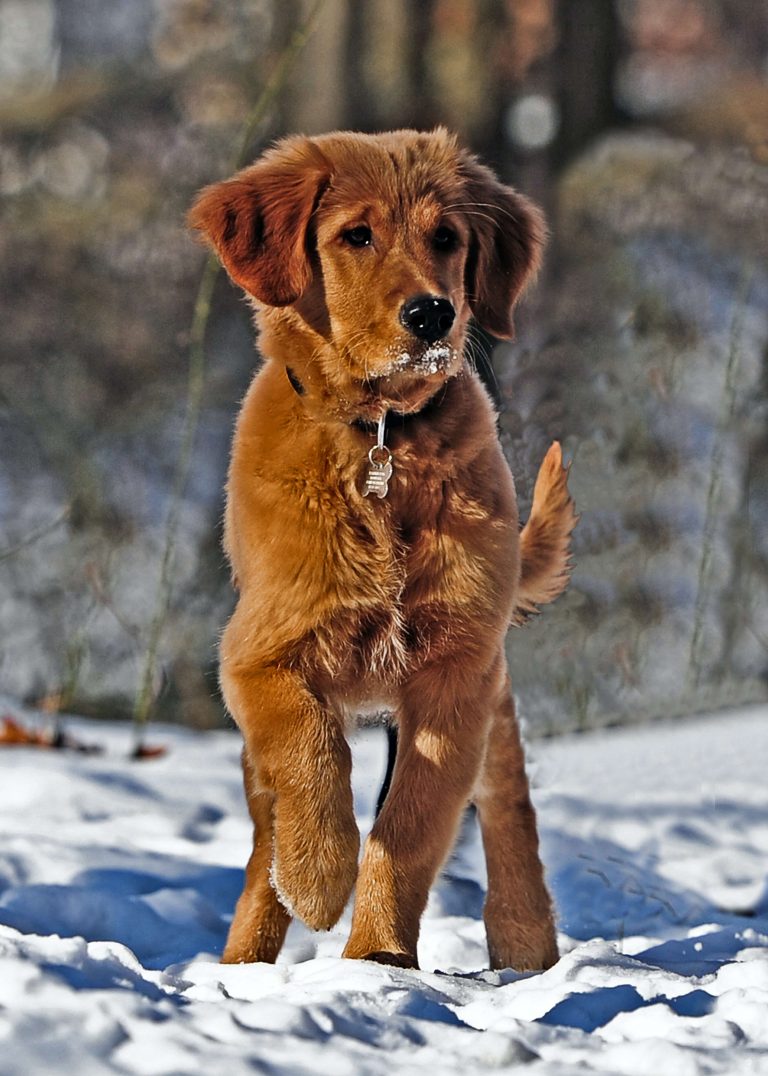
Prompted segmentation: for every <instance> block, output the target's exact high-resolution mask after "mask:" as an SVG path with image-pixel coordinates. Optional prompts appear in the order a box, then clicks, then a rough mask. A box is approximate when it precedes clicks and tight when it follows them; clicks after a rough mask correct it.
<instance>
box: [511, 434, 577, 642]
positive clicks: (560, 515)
mask: <svg viewBox="0 0 768 1076" xmlns="http://www.w3.org/2000/svg"><path fill="white" fill-rule="evenodd" d="M577 521H578V516H577V515H576V512H575V510H574V505H573V499H572V497H571V495H570V493H569V492H568V468H567V467H564V466H563V453H562V449H561V448H560V443H559V442H558V441H554V442H553V443H552V444H551V445H550V447H549V451H548V452H547V454H546V456H545V457H544V460H543V462H542V464H541V467H539V473H538V475H537V476H536V485H535V486H534V490H533V505H532V506H531V514H530V517H529V519H528V522H527V523H526V524H525V526H524V527H523V529H522V531H521V533H520V553H521V560H522V566H521V570H520V588H519V590H518V594H517V604H516V606H515V611H514V613H513V615H512V623H513V624H523V623H524V622H525V621H526V620H527V619H528V617H529V616H532V615H533V614H534V613H537V612H538V607H539V606H540V605H545V604H546V603H547V602H551V601H554V600H555V598H557V597H559V595H560V594H562V593H563V591H564V590H565V588H566V586H567V585H568V579H569V576H570V571H571V550H570V543H571V532H572V531H573V528H574V527H575V526H576V523H577Z"/></svg>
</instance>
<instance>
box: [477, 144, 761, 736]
mask: <svg viewBox="0 0 768 1076" xmlns="http://www.w3.org/2000/svg"><path fill="white" fill-rule="evenodd" d="M553 231H554V241H555V251H554V257H553V259H552V260H553V261H554V265H555V267H556V271H555V279H552V280H550V286H549V288H548V289H547V290H546V293H545V296H544V299H543V301H542V303H541V307H542V309H540V310H539V312H538V314H537V317H536V321H537V324H538V325H539V326H543V329H541V330H540V332H539V335H538V337H537V338H535V339H534V338H531V336H530V335H529V337H528V338H527V339H526V340H524V341H523V342H522V343H520V344H519V345H515V346H513V347H503V348H500V349H499V350H498V351H497V353H496V355H495V365H496V369H497V376H498V378H499V380H500V383H501V387H502V395H503V404H504V414H503V416H502V436H503V439H504V442H505V446H506V449H507V451H508V455H509V457H510V459H511V461H512V464H513V468H514V470H515V473H516V474H517V475H518V476H521V475H528V476H531V475H533V474H535V469H536V466H537V463H538V460H539V459H540V458H541V456H542V454H543V452H544V450H545V449H546V445H547V444H548V442H549V440H550V439H551V438H552V437H560V438H562V439H563V441H564V446H565V449H566V452H567V453H568V454H570V455H571V456H572V458H573V470H572V481H571V485H572V489H573V491H574V495H575V497H576V501H577V505H578V508H579V510H580V511H581V513H582V518H581V522H580V524H579V526H578V528H577V531H576V534H575V561H576V568H575V571H574V575H573V583H572V587H571V589H570V592H569V594H568V595H567V596H566V598H565V599H563V600H562V601H561V602H560V603H559V605H558V606H556V607H555V608H554V609H552V610H546V611H545V612H544V613H543V614H542V616H541V617H539V618H538V619H537V621H535V622H534V623H532V624H530V625H528V626H526V627H525V629H524V630H513V631H512V632H511V633H510V636H509V651H510V657H511V663H512V668H513V670H514V678H515V686H516V689H517V691H518V693H519V694H520V695H521V697H522V701H523V710H524V712H526V713H527V714H528V717H529V721H530V723H531V725H532V726H533V728H534V729H535V730H538V731H540V732H548V731H561V730H563V729H564V728H581V727H589V726H591V725H595V724H601V723H608V722H613V721H627V720H635V719H640V718H642V717H647V716H653V715H657V714H664V713H670V712H676V711H690V710H692V709H695V708H697V707H704V706H712V705H726V704H728V703H729V702H731V701H733V702H735V701H737V700H743V699H758V698H765V695H766V674H767V673H768V600H767V599H768V540H766V534H768V528H766V523H767V522H768V433H767V431H766V424H765V418H766V409H767V406H768V370H767V368H766V363H767V358H768V351H767V348H768V271H767V263H766V254H768V168H766V167H765V166H760V165H758V164H757V163H755V162H754V161H753V160H751V159H750V158H749V156H748V155H746V154H742V153H740V152H739V151H735V150H726V149H718V148H706V149H705V148H694V147H693V146H691V145H689V144H688V143H685V142H682V141H676V140H671V139H668V138H665V137H663V136H661V135H656V134H647V135H631V136H630V135H626V136H618V135H617V136H612V137H609V138H608V139H607V140H605V141H604V142H603V143H602V144H601V145H599V146H598V147H597V148H595V149H594V150H593V151H592V152H591V153H590V154H589V155H588V156H587V157H585V158H584V159H582V160H581V161H580V162H578V163H577V164H576V165H575V166H574V167H572V168H571V170H570V171H569V172H568V173H567V174H566V175H565V177H564V178H563V180H562V182H561V185H560V189H559V212H558V217H557V220H556V221H555V224H554V229H553ZM525 492H526V490H525V482H524V481H523V482H521V493H523V494H524V493H525Z"/></svg>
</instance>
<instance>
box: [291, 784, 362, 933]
mask: <svg viewBox="0 0 768 1076" xmlns="http://www.w3.org/2000/svg"><path fill="white" fill-rule="evenodd" d="M281 799H282V797H278V803H277V807H276V810H275V854H274V860H273V863H272V873H271V880H272V885H273V886H274V889H275V892H276V893H277V896H278V899H279V900H280V903H281V904H282V905H283V906H284V907H285V908H286V909H287V910H288V912H290V914H291V915H293V916H295V917H296V918H297V919H301V920H302V922H303V923H306V925H307V926H308V927H311V929H312V930H330V929H331V927H332V926H333V925H334V923H336V922H337V920H338V919H339V917H340V915H341V913H342V912H343V911H344V908H345V906H346V903H347V901H348V900H349V898H350V896H351V894H352V889H353V888H354V885H355V880H356V878H357V856H358V852H359V850H360V832H359V830H358V828H357V824H356V822H355V818H354V814H353V813H352V806H351V803H350V805H349V810H348V811H343V810H341V809H338V808H337V809H336V810H335V811H333V812H331V811H328V810H326V811H322V812H317V813H315V814H314V815H313V817H312V818H311V819H310V818H308V817H307V812H306V811H303V812H301V813H300V814H298V815H297V812H296V811H294V810H292V809H291V804H290V803H288V802H286V801H285V800H284V799H283V801H282V802H281Z"/></svg>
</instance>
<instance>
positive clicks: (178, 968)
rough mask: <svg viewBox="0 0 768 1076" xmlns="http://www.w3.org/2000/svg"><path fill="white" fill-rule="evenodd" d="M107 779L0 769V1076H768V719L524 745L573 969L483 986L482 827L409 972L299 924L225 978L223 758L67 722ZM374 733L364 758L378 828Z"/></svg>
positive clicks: (220, 744) (235, 814)
mask: <svg viewBox="0 0 768 1076" xmlns="http://www.w3.org/2000/svg"><path fill="white" fill-rule="evenodd" d="M68 728H69V731H70V732H72V733H74V734H76V735H77V736H79V737H80V738H82V739H85V740H91V741H97V742H101V743H103V744H105V746H106V748H107V753H106V754H105V755H103V756H100V757H88V756H80V755H75V754H70V753H64V752H53V751H51V752H46V751H40V750H32V749H28V748H9V749H7V750H4V751H2V752H0V835H1V839H0V924H2V925H0V1073H1V1074H2V1076H30V1074H36V1073H50V1072H57V1073H65V1074H70V1073H71V1074H77V1076H90V1074H91V1073H94V1074H95V1073H113V1072H117V1073H147V1074H150V1073H151V1074H168V1076H170V1074H182V1073H184V1074H186V1073H189V1074H192V1073H217V1074H218V1073H224V1074H226V1076H236V1074H238V1073H241V1072H242V1073H245V1072H268V1073H272V1074H286V1076H288V1074H290V1076H297V1074H308V1073H330V1074H333V1076H347V1074H348V1076H360V1074H369V1073H370V1074H379V1073H381V1074H384V1073H387V1074H389V1073H391V1072H398V1073H414V1074H415V1073H424V1072H427V1071H430V1072H431V1073H432V1074H434V1076H437V1074H438V1073H439V1074H441V1076H442V1074H446V1073H447V1074H450V1073H462V1074H465V1073H480V1072H483V1073H484V1072H487V1071H498V1072H513V1071H514V1072H517V1071H522V1070H523V1069H525V1071H526V1072H528V1073H531V1074H536V1076H539V1074H544V1073H547V1074H552V1076H555V1074H556V1076H568V1074H571V1073H574V1074H575V1073H584V1072H601V1073H612V1074H613V1073H616V1074H624V1073H626V1074H638V1076H640V1074H651V1076H667V1074H669V1076H694V1074H696V1076H697V1074H702V1076H703V1074H707V1076H709V1074H719V1073H722V1074H724V1076H725V1074H727V1076H741V1074H747V1073H750V1074H754V1073H764V1074H768V891H767V889H766V871H767V867H768V779H767V775H768V711H766V710H750V711H743V712H739V713H728V714H724V715H721V716H717V717H709V718H697V719H690V720H686V721H677V722H675V723H674V724H672V723H670V724H658V725H653V726H649V727H644V728H633V729H613V730H609V731H604V732H600V733H594V734H587V735H582V736H576V737H567V738H562V739H559V740H553V741H550V742H545V743H536V744H534V745H533V746H532V748H531V750H530V752H529V754H530V755H531V759H532V763H531V772H532V775H533V779H534V784H535V798H536V802H537V806H538V809H539V818H540V823H541V829H542V835H543V849H544V857H545V860H546V863H547V867H548V873H549V879H550V883H551V886H552V888H553V891H554V894H555V897H556V900H557V904H558V908H559V920H560V928H561V936H560V945H561V952H562V954H563V955H562V958H561V960H560V962H559V963H558V964H557V965H556V966H555V967H554V968H552V969H551V970H550V971H548V972H546V973H544V974H540V975H527V976H523V975H518V974H516V973H515V972H513V971H504V972H490V971H488V970H484V968H486V966H487V965H486V961H487V957H486V952H485V946H484V938H483V928H482V922H481V921H480V919H479V914H480V909H481V904H482V888H481V886H482V869H481V867H480V858H479V855H478V848H477V840H476V834H475V832H474V828H473V823H472V820H471V818H470V819H469V822H468V823H467V824H466V825H465V833H464V841H463V843H462V845H461V848H460V850H459V854H458V856H457V857H456V858H454V860H453V861H451V863H449V866H448V870H449V872H450V875H451V877H449V878H448V879H447V880H444V881H443V882H441V883H440V885H439V886H438V888H437V890H436V891H435V893H434V894H433V897H432V899H431V902H430V906H429V909H428V912H427V916H426V918H425V920H424V924H423V929H422V941H421V946H420V959H421V965H422V968H423V970H422V971H419V972H410V971H403V970H398V969H390V968H386V967H381V966H378V965H375V964H367V963H362V962H352V961H344V960H341V959H340V956H339V954H340V952H341V948H342V944H343V938H344V928H345V927H346V926H347V925H348V913H347V917H346V918H345V920H344V922H343V923H342V924H341V925H340V927H339V928H338V929H337V930H335V931H333V932H332V933H330V934H327V935H312V934H310V933H309V932H308V931H306V930H305V929H304V928H302V927H301V926H296V925H294V926H293V927H292V928H291V933H290V934H289V940H288V944H287V947H286V950H285V952H284V955H283V956H282V957H281V960H280V962H279V963H278V965H276V966H268V965H251V966H247V965H244V966H238V967H223V966H220V965H219V964H217V963H216V958H217V954H218V953H219V952H220V951H221V947H222V944H223V941H224V937H225V933H226V925H227V920H228V917H229V915H230V914H231V911H232V907H233V904H234V901H235V899H236V897H237V895H238V893H239V890H240V885H241V877H242V874H241V869H242V867H243V865H244V863H245V860H246V856H247V849H248V842H249V826H248V823H247V820H246V815H245V809H244V805H243V802H242V796H241V790H240V770H239V742H238V739H237V736H236V735H235V734H234V733H232V734H230V733H213V734H211V733H209V734H193V733H189V732H184V731H180V730H169V729H165V728H164V729H155V730H153V733H152V739H153V741H157V742H162V743H165V744H167V745H168V747H169V748H170V750H169V753H168V754H167V756H165V757H164V758H161V759H158V760H155V761H147V762H144V763H131V762H128V761H127V759H126V753H127V750H128V747H129V744H130V735H129V731H128V730H127V729H126V728H125V727H121V726H119V725H104V724H102V723H99V724H95V723H94V724H91V723H87V722H83V721H72V722H71V723H70V725H69V726H68ZM383 756H384V744H383V734H382V733H381V731H380V730H364V731H361V732H360V733H358V734H357V736H356V739H355V759H356V768H355V784H356V793H357V803H358V812H359V817H360V819H361V823H362V824H363V826H366V825H367V824H369V823H370V818H371V810H372V801H373V799H374V797H375V794H376V790H377V784H378V781H379V777H380V773H381V770H382V767H383Z"/></svg>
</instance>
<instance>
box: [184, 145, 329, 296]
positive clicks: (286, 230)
mask: <svg viewBox="0 0 768 1076" xmlns="http://www.w3.org/2000/svg"><path fill="white" fill-rule="evenodd" d="M329 174H330V166H329V164H328V162H327V161H326V159H325V158H324V157H323V155H322V154H321V153H320V151H319V149H318V148H317V146H316V145H315V144H314V143H313V142H311V141H310V140H309V139H307V138H290V139H285V140H283V141H282V142H279V143H278V144H277V145H276V146H275V147H274V148H273V149H271V150H270V151H268V152H267V153H266V154H265V155H264V156H263V157H262V158H261V160H259V161H257V162H256V164H253V165H251V166H250V167H248V168H244V169H243V170H242V171H240V172H238V173H237V174H236V175H235V176H233V177H232V179H227V180H224V181H223V182H222V183H214V184H212V185H211V186H210V187H205V188H204V189H203V190H202V191H201V192H200V194H199V195H198V196H197V200H196V201H195V203H194V205H193V206H192V208H191V210H190V211H189V215H188V218H187V219H188V222H189V224H190V225H191V227H193V228H196V229H198V231H200V232H202V234H203V236H204V238H205V239H206V241H207V242H208V243H209V244H210V245H211V246H212V247H213V248H214V250H215V251H216V253H217V254H218V256H219V258H220V259H221V262H222V264H223V266H224V268H225V269H226V270H227V272H228V273H229V275H230V277H231V278H232V279H233V280H234V281H235V283H236V284H239V285H240V287H241V288H244V289H245V291H247V292H248V293H249V294H250V295H253V296H254V297H255V298H256V299H258V300H259V302H262V303H265V304H266V305H267V306H289V305H290V304H291V303H294V302H296V300H297V299H298V298H299V297H300V296H301V295H302V294H303V292H304V291H305V289H306V288H307V286H308V285H309V282H310V280H311V275H312V270H311V266H310V262H309V252H308V250H307V227H308V225H309V221H310V218H311V217H312V213H313V212H314V210H315V207H316V206H317V203H318V201H319V200H320V198H321V196H322V193H323V191H324V189H325V186H326V185H327V182H328V178H329Z"/></svg>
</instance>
